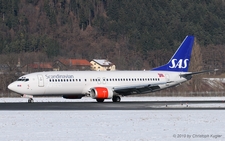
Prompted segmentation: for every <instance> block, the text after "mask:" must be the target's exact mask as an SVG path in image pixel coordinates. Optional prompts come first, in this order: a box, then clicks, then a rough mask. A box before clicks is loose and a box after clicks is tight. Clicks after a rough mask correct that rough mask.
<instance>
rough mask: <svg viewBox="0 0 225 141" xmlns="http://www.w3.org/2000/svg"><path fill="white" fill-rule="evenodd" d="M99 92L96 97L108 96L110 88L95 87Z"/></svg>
mask: <svg viewBox="0 0 225 141" xmlns="http://www.w3.org/2000/svg"><path fill="white" fill-rule="evenodd" d="M95 89H96V92H97V96H96V98H108V89H107V88H103V87H97V88H95Z"/></svg>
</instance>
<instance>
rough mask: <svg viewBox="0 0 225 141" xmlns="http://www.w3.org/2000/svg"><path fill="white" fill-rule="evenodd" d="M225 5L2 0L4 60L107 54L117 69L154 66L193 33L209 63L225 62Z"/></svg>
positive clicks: (207, 0)
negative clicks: (224, 58) (220, 55)
mask: <svg viewBox="0 0 225 141" xmlns="http://www.w3.org/2000/svg"><path fill="white" fill-rule="evenodd" d="M224 8H225V2H224V0H214V1H211V0H182V1H177V0H159V1H156V0H138V1H137V0H108V1H107V0H0V15H1V16H0V17H1V18H0V54H1V55H2V58H4V59H1V60H2V61H1V63H3V62H5V61H7V57H9V56H11V57H10V61H8V62H11V63H16V62H17V60H18V57H20V59H21V63H22V64H26V63H29V62H33V61H46V60H51V59H54V58H56V57H66V58H84V59H88V60H91V59H93V58H107V59H109V60H110V61H112V62H114V63H115V64H116V65H117V68H118V69H144V68H145V69H149V68H152V67H155V66H158V65H161V64H163V63H165V62H166V61H167V60H168V59H169V58H170V56H171V55H172V54H173V52H174V51H175V49H176V48H177V47H178V45H179V44H180V43H181V42H182V40H183V39H184V38H185V36H186V35H188V34H191V35H195V36H196V41H197V44H199V45H200V46H201V49H202V50H203V51H202V53H205V54H203V57H205V58H211V60H205V61H204V63H205V64H204V66H206V67H213V65H215V64H219V65H220V66H223V63H222V60H221V59H220V58H216V59H214V58H213V57H215V56H216V55H215V54H217V53H222V54H224V43H225V37H224V31H225V10H224ZM212 46H213V51H216V50H217V51H219V52H215V53H214V55H212V54H210V52H211V51H212ZM218 46H219V47H218ZM12 53H16V55H15V54H14V55H12ZM4 55H6V56H4ZM159 55H160V56H159ZM31 56H32V57H31ZM28 58H29V59H28ZM12 60H15V61H12ZM210 62H211V63H212V64H209V65H208V66H207V63H210ZM215 62H216V63H215Z"/></svg>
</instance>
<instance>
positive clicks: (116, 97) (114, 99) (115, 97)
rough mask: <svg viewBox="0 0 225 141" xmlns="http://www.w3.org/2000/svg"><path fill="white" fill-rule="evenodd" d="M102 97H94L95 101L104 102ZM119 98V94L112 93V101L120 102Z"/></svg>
mask: <svg viewBox="0 0 225 141" xmlns="http://www.w3.org/2000/svg"><path fill="white" fill-rule="evenodd" d="M104 100H105V99H104V98H97V99H96V101H97V102H99V103H101V102H104ZM120 100H121V98H120V96H118V95H114V96H113V97H112V101H113V102H120Z"/></svg>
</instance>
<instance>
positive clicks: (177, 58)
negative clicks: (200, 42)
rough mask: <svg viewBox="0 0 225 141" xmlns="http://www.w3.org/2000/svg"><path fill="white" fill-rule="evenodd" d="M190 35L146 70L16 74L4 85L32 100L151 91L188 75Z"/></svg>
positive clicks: (101, 98)
mask: <svg viewBox="0 0 225 141" xmlns="http://www.w3.org/2000/svg"><path fill="white" fill-rule="evenodd" d="M193 43H194V36H186V38H185V39H184V41H183V42H182V44H181V45H180V47H179V48H178V49H177V51H176V52H175V54H174V55H173V57H172V58H171V59H170V61H169V62H168V63H167V64H165V65H163V66H160V67H157V68H154V69H152V70H149V71H49V72H36V73H31V74H27V75H24V76H21V77H19V79H18V80H16V81H15V82H13V83H11V84H10V85H9V86H8V88H9V89H10V90H12V91H14V92H16V93H18V94H20V95H21V96H23V97H27V98H29V99H28V102H29V103H30V102H33V96H62V97H63V98H68V99H80V98H82V97H83V96H91V98H93V99H96V100H97V102H103V101H104V100H105V99H112V101H113V102H120V100H121V99H120V95H124V96H126V95H132V94H142V93H149V92H155V91H158V90H162V89H165V88H168V87H172V86H176V85H179V84H181V83H183V82H185V81H188V80H190V79H191V78H192V75H193V74H198V73H203V72H205V71H202V72H195V73H192V72H188V67H189V63H190V58H191V52H192V47H193Z"/></svg>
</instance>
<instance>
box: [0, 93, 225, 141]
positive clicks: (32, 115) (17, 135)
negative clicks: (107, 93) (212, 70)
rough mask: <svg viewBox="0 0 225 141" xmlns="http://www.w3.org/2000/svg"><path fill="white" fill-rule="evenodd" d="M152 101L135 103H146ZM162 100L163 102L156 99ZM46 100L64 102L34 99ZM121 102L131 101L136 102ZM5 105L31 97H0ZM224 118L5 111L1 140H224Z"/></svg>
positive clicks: (197, 113)
mask: <svg viewBox="0 0 225 141" xmlns="http://www.w3.org/2000/svg"><path fill="white" fill-rule="evenodd" d="M153 98H154V97H151V98H146V97H145V98H135V100H136V101H137V100H140V101H147V100H150V99H153ZM157 99H160V98H155V100H157ZM212 99H213V100H215V99H220V100H221V99H222V98H221V97H218V98H212ZM212 99H211V100H212ZM21 100H24V101H21ZM46 100H47V101H55V100H57V101H64V99H61V98H53V99H52V98H35V102H44V101H46ZM90 100H91V101H94V100H92V99H89V98H84V99H82V101H84V102H85V101H90ZM122 100H123V101H126V100H128V101H129V100H134V98H122ZM160 100H162V99H160ZM165 100H170V98H165ZM196 100H199V99H197V98H196ZM0 101H1V102H9V101H10V102H27V99H23V98H13V99H12V98H9V99H8V98H1V99H0ZM66 101H71V100H66ZM73 101H74V100H73ZM75 101H80V100H75ZM224 119H225V112H224V111H223V110H149V111H148V110H141V111H125V110H122V111H121V110H119V111H117V110H115V111H112V110H110V111H104V110H101V111H97V110H96V111H93V110H91V111H0V121H1V122H0V140H1V141H11V140H13V141H14V140H16V141H17V140H18V141H27V140H32V141H33V140H41V141H42V140H49V141H53V140H54V141H56V140H57V141H65V140H71V141H74V140H76V141H112V140H113V141H116V140H117V141H152V140H157V141H158V140H180V139H181V140H189V141H190V140H196V141H198V140H216V141H219V140H221V141H223V140H225V132H224V125H225V120H224Z"/></svg>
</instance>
